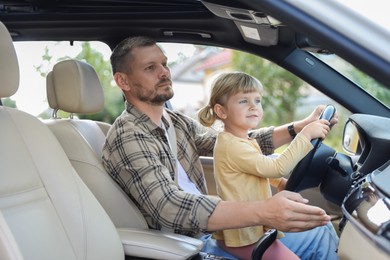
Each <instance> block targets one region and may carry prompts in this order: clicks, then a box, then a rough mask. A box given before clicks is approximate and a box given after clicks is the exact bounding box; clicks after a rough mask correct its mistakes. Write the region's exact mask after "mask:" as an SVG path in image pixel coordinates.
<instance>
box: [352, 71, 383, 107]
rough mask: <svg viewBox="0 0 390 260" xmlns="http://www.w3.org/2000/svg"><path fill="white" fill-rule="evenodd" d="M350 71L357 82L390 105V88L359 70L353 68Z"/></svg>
mask: <svg viewBox="0 0 390 260" xmlns="http://www.w3.org/2000/svg"><path fill="white" fill-rule="evenodd" d="M350 73H351V77H352V80H353V81H354V82H356V84H358V85H359V86H362V87H363V88H364V89H365V90H367V91H368V92H369V93H370V94H371V95H373V96H374V97H376V98H377V99H379V100H380V101H381V102H382V103H384V104H385V105H387V106H388V107H389V106H390V89H388V88H386V87H385V86H383V85H382V84H380V83H378V82H377V81H376V80H374V79H373V78H371V77H369V76H367V75H366V74H364V73H363V72H361V71H359V70H356V69H352V70H351V72H350Z"/></svg>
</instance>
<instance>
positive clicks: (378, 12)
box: [313, 0, 390, 107]
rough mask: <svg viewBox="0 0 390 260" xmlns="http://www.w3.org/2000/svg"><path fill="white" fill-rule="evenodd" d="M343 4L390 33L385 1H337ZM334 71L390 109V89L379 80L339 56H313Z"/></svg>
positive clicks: (389, 21)
mask: <svg viewBox="0 0 390 260" xmlns="http://www.w3.org/2000/svg"><path fill="white" fill-rule="evenodd" d="M337 1H338V2H340V3H341V4H343V5H345V6H347V7H348V8H350V9H353V10H354V11H355V12H357V13H359V14H360V15H363V16H365V17H366V18H368V19H370V20H371V21H372V22H374V23H375V24H377V25H379V26H380V27H382V28H384V29H386V30H388V31H389V32H390V16H389V15H388V9H387V8H384V2H385V1H383V0H370V1H367V0H337ZM313 55H315V56H316V57H317V58H319V59H321V60H322V61H323V62H325V63H326V64H328V65H329V66H331V67H332V68H333V69H335V70H336V71H338V72H339V73H341V74H342V75H344V76H345V77H347V78H348V79H350V80H351V81H353V82H354V83H355V84H357V85H358V86H360V87H361V88H363V89H364V90H366V91H367V92H368V93H370V94H371V95H372V96H374V97H375V98H377V99H378V100H379V101H381V102H382V103H383V104H385V105H386V106H387V107H390V89H388V88H386V87H385V86H383V84H381V83H379V82H378V81H377V80H375V79H373V78H372V77H370V76H368V75H367V74H365V73H364V72H362V71H360V70H359V69H357V68H356V67H354V66H353V65H351V64H350V63H348V62H347V61H345V60H343V59H342V58H340V57H339V56H337V55H334V54H333V55H322V54H317V53H316V54H313Z"/></svg>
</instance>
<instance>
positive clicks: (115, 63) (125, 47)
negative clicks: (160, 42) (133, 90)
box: [110, 36, 156, 74]
mask: <svg viewBox="0 0 390 260" xmlns="http://www.w3.org/2000/svg"><path fill="white" fill-rule="evenodd" d="M155 44H156V41H155V40H154V39H152V38H149V37H146V36H135V37H128V38H126V39H124V40H123V41H121V42H120V43H119V44H118V45H117V46H116V47H115V48H114V50H113V52H112V54H111V57H110V61H111V66H112V73H113V74H115V73H116V72H127V71H128V70H129V69H130V68H128V67H127V63H126V62H128V61H129V60H130V61H131V59H132V57H131V51H132V50H133V49H134V48H137V47H148V46H153V45H155Z"/></svg>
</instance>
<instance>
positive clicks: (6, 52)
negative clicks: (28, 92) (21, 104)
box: [0, 22, 19, 98]
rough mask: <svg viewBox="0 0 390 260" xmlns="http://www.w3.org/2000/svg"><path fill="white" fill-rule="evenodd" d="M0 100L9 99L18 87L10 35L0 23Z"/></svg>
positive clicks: (17, 74)
mask: <svg viewBox="0 0 390 260" xmlns="http://www.w3.org/2000/svg"><path fill="white" fill-rule="evenodd" d="M0 80H1V81H0V82H1V83H0V98H3V97H10V96H12V95H13V94H15V92H16V91H17V90H18V87H19V64H18V58H17V56H16V52H15V47H14V44H13V42H12V38H11V35H10V34H9V32H8V30H7V28H6V27H5V26H4V24H3V23H1V22H0Z"/></svg>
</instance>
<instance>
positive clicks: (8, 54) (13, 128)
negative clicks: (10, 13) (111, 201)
mask: <svg viewBox="0 0 390 260" xmlns="http://www.w3.org/2000/svg"><path fill="white" fill-rule="evenodd" d="M0 78H1V84H0V98H4V97H10V96H12V95H13V94H14V93H15V92H16V91H17V89H18V85H19V68H18V61H17V56H16V53H15V49H14V46H13V43H12V39H11V37H10V34H9V32H8V30H7V29H6V27H5V26H4V25H3V24H2V23H0ZM0 126H1V132H0V143H1V145H0V167H1V170H0V213H1V214H0V216H1V218H0V243H1V245H0V249H1V250H0V258H1V259H10V258H11V259H37V260H38V259H39V260H43V259H48V260H53V259H64V260H72V259H75V260H76V259H91V260H92V259H94V260H96V259H102V260H103V259H104V260H106V259H124V256H125V254H124V250H123V247H122V244H121V240H120V238H119V236H118V233H117V230H116V228H115V226H114V224H113V223H112V221H111V219H110V218H109V217H108V215H107V213H106V212H105V210H104V209H103V207H102V206H101V205H100V204H99V202H98V201H97V199H96V198H95V197H94V196H93V194H92V193H91V191H90V190H89V189H88V188H87V186H86V185H85V184H84V182H83V181H82V180H81V179H80V177H79V175H78V174H77V173H76V171H75V169H74V168H73V167H72V165H71V163H70V162H69V160H68V158H67V156H66V154H65V152H64V150H63V148H62V147H61V145H60V143H59V142H58V140H57V139H56V137H55V136H54V135H53V133H52V132H51V131H50V129H49V128H48V127H47V126H46V125H45V124H43V123H42V122H41V121H40V120H39V119H37V118H36V117H34V116H32V115H30V114H28V113H25V112H22V111H19V110H18V109H14V108H9V107H4V106H0Z"/></svg>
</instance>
